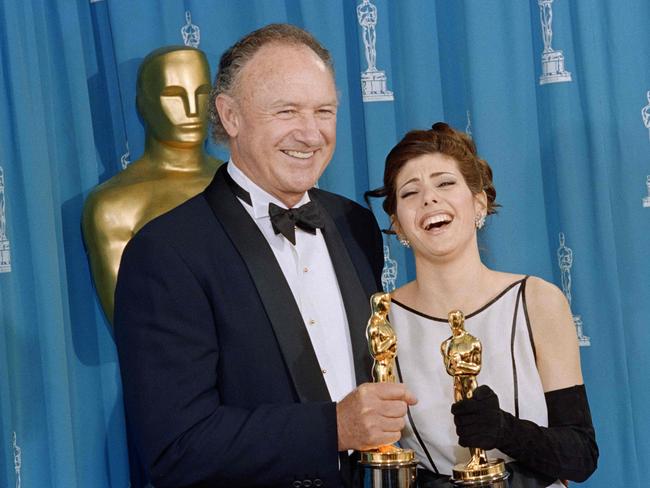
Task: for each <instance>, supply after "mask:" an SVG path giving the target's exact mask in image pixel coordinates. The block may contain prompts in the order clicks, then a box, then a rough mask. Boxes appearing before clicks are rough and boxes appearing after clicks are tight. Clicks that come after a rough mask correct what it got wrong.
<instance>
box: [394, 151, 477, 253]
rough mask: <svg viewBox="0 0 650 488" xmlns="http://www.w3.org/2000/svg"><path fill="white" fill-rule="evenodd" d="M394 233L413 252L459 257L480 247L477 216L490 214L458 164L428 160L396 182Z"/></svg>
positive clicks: (412, 165)
mask: <svg viewBox="0 0 650 488" xmlns="http://www.w3.org/2000/svg"><path fill="white" fill-rule="evenodd" d="M396 201H397V205H396V212H395V215H393V216H392V218H393V225H394V228H395V231H396V232H397V233H398V234H400V235H402V236H404V237H406V239H408V240H409V242H410V243H411V247H412V248H413V252H414V253H415V254H416V255H418V254H420V255H426V256H429V257H432V258H443V257H449V256H455V255H457V254H458V253H462V252H463V251H465V250H467V249H468V248H469V247H468V246H472V245H473V246H474V247H475V248H476V252H478V246H477V244H476V224H475V218H476V216H477V215H485V213H486V210H485V209H486V196H485V193H483V192H481V193H479V194H476V195H473V194H472V192H471V190H470V189H469V187H468V186H467V183H465V179H464V178H463V175H462V174H461V172H460V170H459V169H458V163H457V162H456V160H455V159H453V158H451V157H449V156H446V155H444V154H440V153H435V154H425V155H422V156H418V157H416V158H414V159H411V160H410V161H408V162H407V163H406V164H405V165H404V167H403V168H402V169H401V171H400V173H399V174H398V176H397V179H396Z"/></svg>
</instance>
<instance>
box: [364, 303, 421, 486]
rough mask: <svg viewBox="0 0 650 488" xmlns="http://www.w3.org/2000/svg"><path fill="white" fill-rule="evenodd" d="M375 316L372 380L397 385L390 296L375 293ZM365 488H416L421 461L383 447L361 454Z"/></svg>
mask: <svg viewBox="0 0 650 488" xmlns="http://www.w3.org/2000/svg"><path fill="white" fill-rule="evenodd" d="M370 305H371V307H372V315H371V316H370V319H369V320H368V326H367V328H366V337H367V338H368V347H369V348H370V354H371V355H372V357H373V359H374V363H373V368H372V377H373V381H374V382H375V383H394V382H395V372H394V370H395V357H396V355H397V336H396V335H395V331H394V330H393V328H392V327H391V325H390V323H389V322H388V311H389V309H390V294H389V293H375V294H374V295H372V297H371V298H370ZM359 462H360V463H361V466H362V467H363V478H362V485H361V486H363V487H364V488H415V480H416V465H417V460H416V459H415V454H414V453H413V450H411V449H401V448H399V447H397V446H393V445H386V446H379V447H378V448H376V449H371V450H369V451H362V452H361V460H360V461H359Z"/></svg>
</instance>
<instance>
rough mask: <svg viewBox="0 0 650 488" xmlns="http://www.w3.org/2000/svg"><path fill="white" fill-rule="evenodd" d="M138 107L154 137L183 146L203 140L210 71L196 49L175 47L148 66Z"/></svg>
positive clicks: (192, 144)
mask: <svg viewBox="0 0 650 488" xmlns="http://www.w3.org/2000/svg"><path fill="white" fill-rule="evenodd" d="M142 91H143V93H142V97H141V100H140V111H141V114H142V117H143V118H144V119H145V121H146V123H147V129H148V131H149V133H150V134H151V135H152V136H153V137H154V138H155V139H157V140H158V141H161V142H165V143H167V144H169V145H172V146H179V147H186V146H194V145H196V144H200V143H202V142H203V141H204V140H205V137H206V130H207V102H208V97H209V94H210V72H209V68H208V65H207V63H206V61H205V59H204V58H203V56H201V54H200V53H198V52H195V51H185V50H183V51H175V52H171V53H168V54H165V55H163V57H162V58H161V59H160V60H158V61H157V62H156V63H155V64H154V65H153V66H151V67H149V68H148V70H147V73H146V77H145V80H144V87H143V90H142Z"/></svg>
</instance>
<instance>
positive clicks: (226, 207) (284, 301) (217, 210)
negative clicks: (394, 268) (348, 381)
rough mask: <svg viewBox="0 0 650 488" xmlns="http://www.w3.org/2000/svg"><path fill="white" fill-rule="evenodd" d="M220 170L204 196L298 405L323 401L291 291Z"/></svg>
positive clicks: (314, 360) (311, 351)
mask: <svg viewBox="0 0 650 488" xmlns="http://www.w3.org/2000/svg"><path fill="white" fill-rule="evenodd" d="M226 167H227V165H225V164H224V165H222V166H221V168H219V170H218V171H217V173H216V175H215V177H214V179H213V180H212V183H210V185H209V186H208V187H207V188H206V190H205V192H204V196H205V198H206V200H207V202H208V204H209V205H210V207H211V208H212V211H213V212H214V214H215V216H216V217H217V220H219V222H220V223H221V224H222V226H223V228H224V230H225V231H226V233H227V234H228V236H229V237H230V239H231V241H232V242H233V244H234V245H235V247H236V248H237V250H238V251H239V254H240V255H241V257H242V259H243V261H244V263H245V264H246V267H247V268H248V272H249V273H250V276H251V278H252V280H253V282H254V284H255V287H256V288H257V291H258V293H259V296H260V300H261V302H262V305H263V306H264V309H265V310H266V314H267V316H268V317H269V321H270V322H271V325H272V327H273V330H274V332H275V336H276V338H277V340H278V343H279V345H280V349H281V351H282V354H283V356H284V360H285V362H286V365H287V368H288V369H289V374H290V375H291V378H292V380H293V383H294V386H295V388H296V392H297V393H298V397H299V398H300V401H301V402H315V401H329V400H331V399H330V396H329V392H328V390H327V386H326V384H325V380H324V379H323V375H322V374H321V371H320V367H319V365H318V360H317V358H316V354H315V352H314V349H313V347H312V345H311V341H310V339H309V335H308V334H307V331H306V329H305V325H304V323H303V320H302V316H301V315H300V311H299V309H298V306H297V305H296V301H295V299H294V297H293V294H292V293H291V289H290V288H289V285H288V283H287V281H286V279H285V278H284V274H283V273H282V270H281V269H280V266H279V265H278V262H277V260H276V258H275V255H274V254H273V251H272V250H271V248H270V246H269V244H268V242H267V241H266V239H265V238H264V236H263V235H262V233H261V232H260V230H259V228H258V227H257V225H255V222H253V220H252V219H251V217H250V215H248V213H247V212H246V210H244V208H243V207H242V204H241V203H240V202H239V201H238V200H237V198H236V197H235V195H234V194H233V192H232V190H231V187H230V186H229V185H228V183H227V182H226V178H227V177H228V175H226ZM346 308H347V304H346Z"/></svg>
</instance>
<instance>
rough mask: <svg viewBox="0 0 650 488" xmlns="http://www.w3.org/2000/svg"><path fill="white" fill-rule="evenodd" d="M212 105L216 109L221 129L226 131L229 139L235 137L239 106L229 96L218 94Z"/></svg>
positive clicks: (238, 122)
mask: <svg viewBox="0 0 650 488" xmlns="http://www.w3.org/2000/svg"><path fill="white" fill-rule="evenodd" d="M214 103H215V105H216V107H217V112H218V113H219V118H220V119H221V124H222V125H223V128H224V129H226V132H227V133H228V135H229V136H230V137H237V134H238V133H239V125H240V114H239V105H238V104H237V102H236V100H235V99H234V98H233V97H231V96H230V95H226V94H225V93H220V94H219V95H217V99H216V100H215V102H214Z"/></svg>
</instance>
